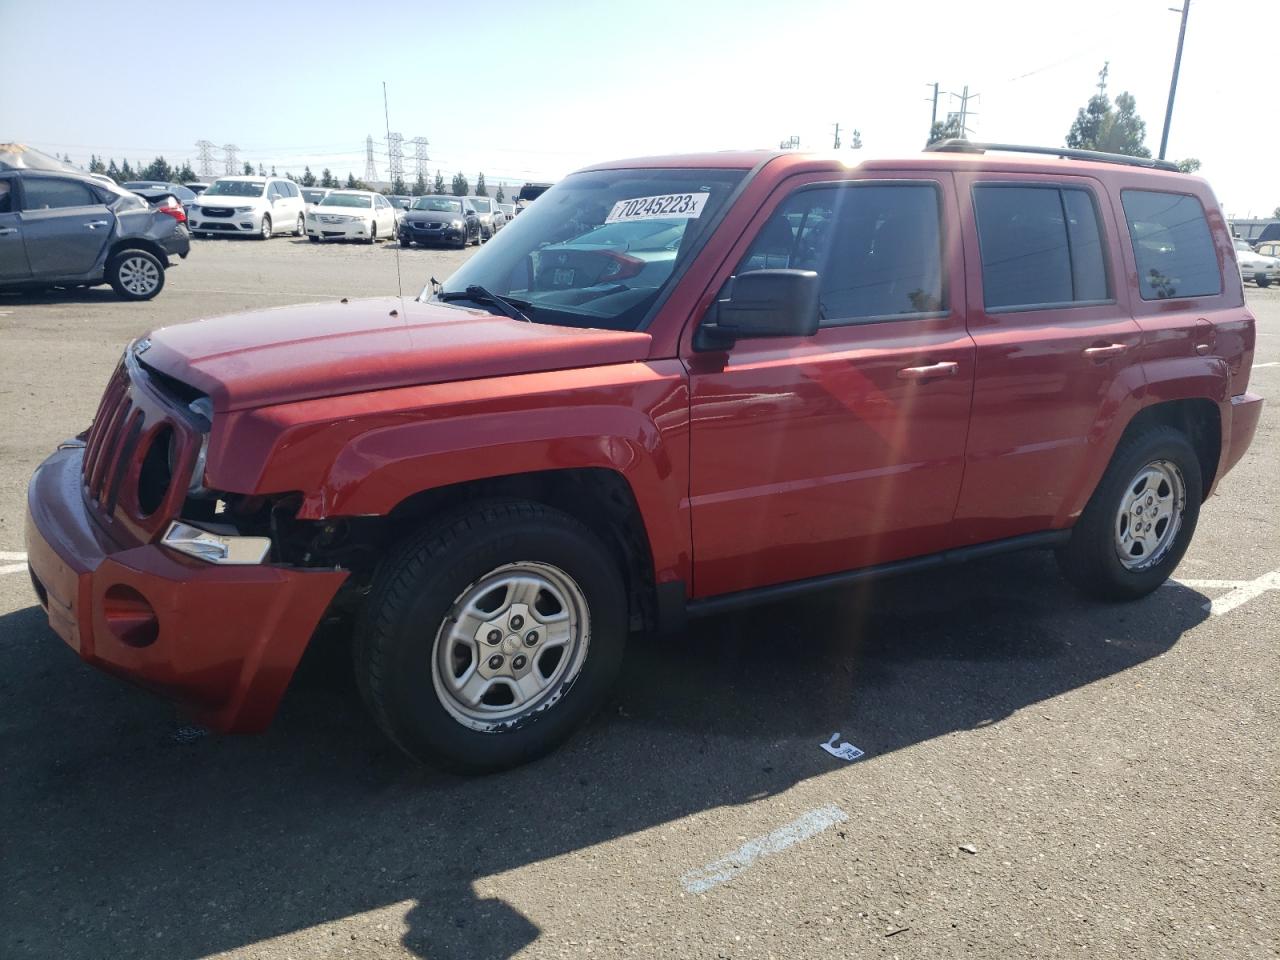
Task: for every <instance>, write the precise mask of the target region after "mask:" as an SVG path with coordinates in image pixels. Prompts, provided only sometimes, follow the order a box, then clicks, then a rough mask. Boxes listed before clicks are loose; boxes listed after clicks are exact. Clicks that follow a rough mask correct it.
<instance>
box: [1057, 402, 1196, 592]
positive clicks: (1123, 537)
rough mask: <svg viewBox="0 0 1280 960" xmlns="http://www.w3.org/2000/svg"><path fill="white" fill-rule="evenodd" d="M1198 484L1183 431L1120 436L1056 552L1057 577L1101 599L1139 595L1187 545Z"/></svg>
mask: <svg viewBox="0 0 1280 960" xmlns="http://www.w3.org/2000/svg"><path fill="white" fill-rule="evenodd" d="M1202 483H1203V480H1202V477H1201V473H1200V459H1199V457H1198V456H1197V455H1196V452H1195V449H1194V448H1193V447H1192V446H1191V443H1190V442H1189V441H1188V440H1187V437H1186V435H1185V434H1183V433H1182V431H1180V430H1177V429H1175V428H1174V427H1169V426H1158V427H1152V428H1150V429H1147V430H1144V431H1142V432H1141V433H1137V434H1134V435H1133V436H1130V437H1126V438H1125V439H1124V440H1122V441H1121V443H1120V446H1119V447H1118V448H1117V449H1116V452H1115V455H1114V456H1113V457H1112V459H1111V464H1110V465H1109V466H1108V467H1107V470H1106V472H1105V473H1104V474H1103V475H1102V480H1101V481H1100V482H1099V484H1098V488H1097V489H1096V490H1095V491H1094V493H1093V496H1092V497H1091V498H1090V500H1089V503H1088V505H1087V506H1086V507H1085V509H1084V512H1083V513H1082V514H1081V515H1080V519H1079V520H1078V521H1077V522H1076V525H1075V527H1074V528H1073V529H1072V531H1071V539H1070V540H1069V541H1067V543H1066V545H1065V546H1063V547H1060V548H1059V549H1058V551H1057V558H1058V564H1059V566H1060V567H1061V568H1062V572H1063V574H1064V575H1065V576H1066V578H1067V579H1068V580H1070V581H1071V582H1072V583H1073V584H1075V586H1076V587H1078V588H1079V589H1080V590H1081V591H1082V592H1084V593H1086V594H1088V595H1089V596H1092V597H1097V598H1098V599H1101V600H1136V599H1137V598H1139V597H1143V596H1146V595H1147V594H1148V593H1150V592H1151V591H1153V590H1155V589H1156V588H1157V587H1159V586H1160V584H1162V583H1164V582H1165V581H1166V580H1167V579H1169V577H1170V576H1171V575H1172V573H1173V571H1174V569H1175V568H1176V567H1177V566H1178V563H1179V562H1180V561H1181V560H1182V555H1183V554H1184V553H1186V551H1187V547H1188V546H1189V545H1190V543H1191V537H1192V535H1193V534H1194V533H1195V529H1196V521H1197V520H1198V519H1199V517H1200V501H1201V499H1202V498H1203V493H1202Z"/></svg>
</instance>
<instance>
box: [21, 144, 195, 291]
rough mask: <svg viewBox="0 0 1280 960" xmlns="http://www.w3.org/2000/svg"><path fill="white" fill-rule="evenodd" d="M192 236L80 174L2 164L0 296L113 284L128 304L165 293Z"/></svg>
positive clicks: (136, 200)
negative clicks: (166, 278)
mask: <svg viewBox="0 0 1280 960" xmlns="http://www.w3.org/2000/svg"><path fill="white" fill-rule="evenodd" d="M190 251H191V237H190V235H189V234H188V233H187V228H186V227H185V226H184V225H183V224H182V223H180V222H179V221H178V219H176V218H175V217H174V216H171V215H168V214H166V213H165V212H164V211H162V210H158V209H156V208H153V207H151V206H150V205H149V204H148V203H147V202H146V201H145V200H143V199H142V198H141V197H139V196H137V195H135V194H133V193H129V192H128V191H125V190H122V189H120V188H119V187H116V186H115V185H113V184H109V183H106V182H104V181H102V180H98V179H95V178H93V177H88V176H84V175H82V174H77V173H71V172H63V171H54V170H31V169H21V168H6V167H5V166H4V165H3V164H0V290H10V289H40V288H42V287H92V286H97V285H99V284H102V283H109V284H111V287H112V289H113V290H115V292H116V293H117V294H119V295H120V296H121V297H123V298H124V299H126V300H150V299H151V298H152V297H154V296H155V295H156V294H157V293H159V292H160V291H161V289H163V288H164V273H165V270H166V269H167V268H168V267H169V266H171V263H170V260H169V257H171V256H174V255H176V256H179V257H186V255H187V254H188V253H189V252H190Z"/></svg>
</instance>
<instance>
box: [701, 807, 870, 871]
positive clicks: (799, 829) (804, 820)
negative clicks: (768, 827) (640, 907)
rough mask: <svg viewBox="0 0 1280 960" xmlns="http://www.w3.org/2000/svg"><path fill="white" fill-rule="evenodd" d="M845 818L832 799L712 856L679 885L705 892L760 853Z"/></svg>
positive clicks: (781, 847)
mask: <svg viewBox="0 0 1280 960" xmlns="http://www.w3.org/2000/svg"><path fill="white" fill-rule="evenodd" d="M848 819H849V815H848V814H847V813H845V812H844V811H843V810H841V809H840V808H839V807H837V806H836V805H835V804H834V803H829V804H827V805H826V806H825V807H818V808H817V809H815V810H810V811H809V812H808V813H804V814H801V815H800V816H798V817H796V819H794V820H792V821H791V822H790V823H788V824H786V825H784V826H781V827H779V828H778V829H777V830H774V831H773V832H772V833H766V834H765V835H764V836H760V837H755V838H753V839H751V840H748V841H747V842H746V843H744V844H743V845H742V846H740V847H739V848H738V849H737V850H735V851H734V852H733V853H731V854H729V855H728V856H727V857H721V858H720V859H719V860H713V861H711V863H708V864H707V865H706V866H705V867H702V868H700V869H698V870H691V871H690V872H689V873H686V874H685V875H684V876H683V877H681V878H680V885H681V886H683V887H684V888H685V890H686V891H688V892H689V893H706V892H707V891H708V890H710V889H711V888H712V887H715V886H719V885H720V884H722V883H725V882H727V881H729V880H732V879H733V878H734V877H736V876H737V875H738V874H740V873H742V871H744V870H746V869H747V868H748V867H749V866H751V865H752V864H753V863H755V862H756V861H757V860H759V859H760V858H761V857H768V856H771V855H773V854H775V853H780V852H781V851H783V850H785V849H787V847H790V846H794V845H795V844H797V843H799V842H800V841H801V840H808V839H809V838H810V837H812V836H816V835H817V834H819V833H821V832H822V831H823V830H826V829H828V828H829V827H833V826H835V825H836V824H837V823H843V822H844V821H846V820H848Z"/></svg>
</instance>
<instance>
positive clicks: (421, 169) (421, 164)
mask: <svg viewBox="0 0 1280 960" xmlns="http://www.w3.org/2000/svg"><path fill="white" fill-rule="evenodd" d="M409 142H410V143H412V144H413V175H414V176H415V177H421V178H422V179H423V180H426V179H427V161H428V160H430V159H431V158H430V157H429V156H427V138H426V137H414V138H413V139H412V140H410V141H409Z"/></svg>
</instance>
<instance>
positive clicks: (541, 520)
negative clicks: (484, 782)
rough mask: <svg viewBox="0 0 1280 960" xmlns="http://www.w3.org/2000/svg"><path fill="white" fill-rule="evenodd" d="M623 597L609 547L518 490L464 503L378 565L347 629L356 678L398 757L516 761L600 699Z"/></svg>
mask: <svg viewBox="0 0 1280 960" xmlns="http://www.w3.org/2000/svg"><path fill="white" fill-rule="evenodd" d="M626 609H627V600H626V592H625V590H624V588H623V583H622V578H621V576H620V575H619V573H618V568H617V565H616V564H615V563H614V560H613V557H612V556H611V555H610V553H609V551H608V550H607V548H606V547H605V546H604V544H602V543H601V542H600V540H599V539H598V538H597V537H596V536H595V534H593V533H592V532H591V531H590V530H589V529H588V528H586V527H585V526H583V525H582V524H581V523H579V522H578V521H577V520H575V519H573V518H572V517H569V516H567V515H566V514H563V513H560V512H559V511H556V510H552V509H550V508H548V507H544V506H542V505H540V504H534V503H529V502H524V501H503V502H496V503H490V504H487V505H479V506H475V507H472V508H471V509H470V510H468V511H467V512H466V513H464V514H461V515H459V516H457V517H456V518H454V519H453V520H452V521H449V522H445V523H443V524H442V525H440V526H437V527H434V528H432V529H429V530H427V531H426V532H424V533H423V534H420V535H418V536H416V537H412V538H410V539H409V540H408V541H406V542H405V543H404V544H403V545H402V546H401V548H400V549H399V550H397V551H396V552H395V553H393V554H392V555H391V556H390V557H389V558H388V560H387V561H386V562H385V563H384V564H383V566H382V568H381V569H380V571H379V573H378V575H377V577H376V579H375V582H374V587H373V591H372V593H371V594H370V596H369V600H368V602H367V604H366V607H365V610H364V612H363V614H362V616H361V620H360V623H359V625H358V627H357V630H356V636H355V665H356V676H357V680H358V682H359V685H360V690H361V693H362V694H363V696H364V698H365V701H366V702H367V703H368V705H369V708H370V710H371V711H372V713H373V715H374V718H375V719H376V720H377V721H378V723H379V725H380V726H381V727H382V729H383V730H384V731H385V732H386V734H387V735H388V736H389V737H390V738H391V739H392V740H393V741H394V742H395V743H397V744H398V745H399V746H400V747H401V748H402V749H403V750H405V752H407V753H408V754H410V755H411V756H413V757H416V758H417V759H419V760H422V761H424V762H428V763H432V764H436V765H438V766H444V767H448V768H452V769H458V770H464V771H469V772H475V773H479V772H486V771H491V770H498V769H502V768H504V767H511V766H515V765H517V764H520V763H525V762H527V761H529V760H532V759H534V758H536V757H538V756H541V755H542V754H545V753H547V752H548V751H550V750H552V749H554V748H555V747H556V746H557V745H559V744H560V743H561V742H562V741H563V740H564V739H565V738H567V737H568V736H569V735H570V734H571V733H572V732H573V731H574V730H575V729H576V728H577V727H578V726H580V725H581V724H582V723H583V722H585V721H586V720H587V718H588V717H589V716H590V715H591V714H592V713H594V712H595V711H596V710H597V709H598V708H599V707H600V705H601V703H602V702H603V701H604V698H605V696H606V695H607V693H608V690H609V686H610V684H611V683H612V682H613V680H614V678H615V677H616V676H617V673H618V670H619V668H620V666H621V663H622V651H623V645H624V643H625V640H626V631H627V615H626Z"/></svg>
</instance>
